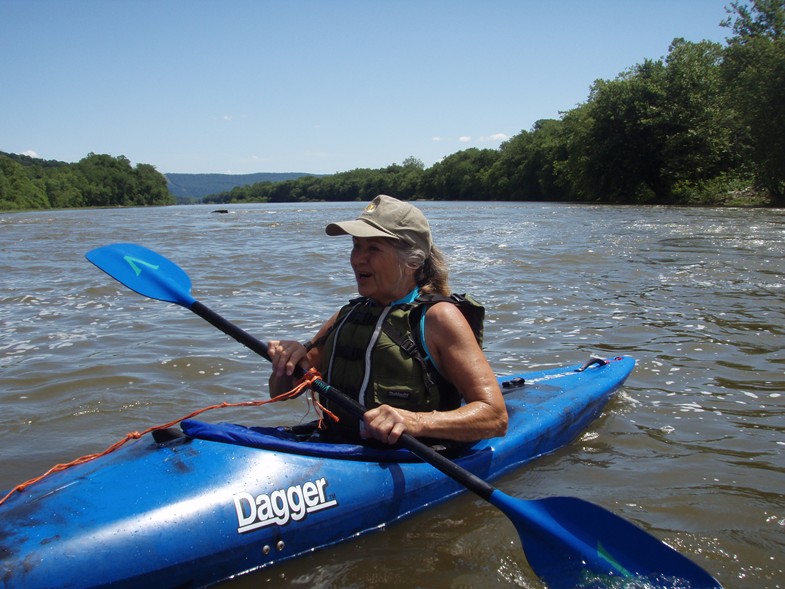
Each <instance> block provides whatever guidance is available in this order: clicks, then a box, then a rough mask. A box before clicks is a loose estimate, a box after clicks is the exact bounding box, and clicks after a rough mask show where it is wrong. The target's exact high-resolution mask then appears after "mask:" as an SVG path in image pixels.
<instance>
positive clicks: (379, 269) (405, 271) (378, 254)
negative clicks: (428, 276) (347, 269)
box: [351, 237, 416, 305]
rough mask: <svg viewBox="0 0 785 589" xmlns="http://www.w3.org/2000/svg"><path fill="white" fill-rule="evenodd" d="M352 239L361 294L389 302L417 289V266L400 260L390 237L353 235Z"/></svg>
mask: <svg viewBox="0 0 785 589" xmlns="http://www.w3.org/2000/svg"><path fill="white" fill-rule="evenodd" d="M352 243H353V247H352V255H351V264H352V270H354V278H355V280H357V290H358V292H359V293H360V295H361V296H364V297H368V298H371V299H373V300H374V301H376V302H377V303H379V304H381V305H389V304H390V303H392V302H393V301H397V300H398V299H400V298H402V297H404V296H406V295H407V294H409V292H411V291H412V289H414V287H415V286H416V282H415V279H414V273H415V270H414V269H413V268H409V267H407V266H406V265H405V264H404V263H403V262H402V261H401V258H400V257H399V256H398V252H397V250H396V249H395V246H393V245H392V243H391V242H390V240H389V239H385V238H383V237H353V238H352Z"/></svg>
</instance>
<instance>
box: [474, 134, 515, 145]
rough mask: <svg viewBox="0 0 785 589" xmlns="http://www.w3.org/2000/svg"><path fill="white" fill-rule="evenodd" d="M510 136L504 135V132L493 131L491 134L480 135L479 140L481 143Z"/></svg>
mask: <svg viewBox="0 0 785 589" xmlns="http://www.w3.org/2000/svg"><path fill="white" fill-rule="evenodd" d="M509 138H510V136H509V135H506V134H505V133H494V134H493V135H488V136H486V137H480V141H482V142H483V143H487V142H490V141H507V139H509Z"/></svg>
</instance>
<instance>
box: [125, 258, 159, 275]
mask: <svg viewBox="0 0 785 589" xmlns="http://www.w3.org/2000/svg"><path fill="white" fill-rule="evenodd" d="M123 259H124V260H125V261H126V262H127V263H128V265H129V266H131V270H133V271H134V274H136V275H137V276H139V275H140V274H141V273H142V269H141V268H140V266H147V267H148V268H150V269H151V270H158V268H159V267H158V266H156V265H154V264H151V263H149V262H145V261H144V260H140V259H139V258H133V257H131V256H123Z"/></svg>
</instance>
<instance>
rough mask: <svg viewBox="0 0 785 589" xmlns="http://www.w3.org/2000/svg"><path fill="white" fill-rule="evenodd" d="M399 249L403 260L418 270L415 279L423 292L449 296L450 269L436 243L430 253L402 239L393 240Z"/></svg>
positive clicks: (399, 254)
mask: <svg viewBox="0 0 785 589" xmlns="http://www.w3.org/2000/svg"><path fill="white" fill-rule="evenodd" d="M391 241H392V242H393V244H394V245H395V249H396V250H397V251H398V256H399V257H400V260H401V262H402V263H403V264H404V265H406V266H408V267H409V268H413V269H415V270H416V272H415V275H414V279H415V281H416V282H417V286H418V287H420V291H422V293H423V294H439V295H444V296H448V295H449V294H450V287H449V284H448V278H449V269H448V267H447V261H446V260H445V259H444V255H443V254H442V252H441V251H440V250H439V249H438V248H437V247H436V246H435V245H434V246H433V247H432V248H431V253H430V255H428V254H426V253H425V252H424V251H423V250H421V249H419V248H416V247H412V246H410V245H409V244H407V243H405V242H402V241H400V240H397V239H396V240H391Z"/></svg>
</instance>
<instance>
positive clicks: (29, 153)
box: [22, 149, 41, 157]
mask: <svg viewBox="0 0 785 589" xmlns="http://www.w3.org/2000/svg"><path fill="white" fill-rule="evenodd" d="M22 155H26V156H28V157H41V156H40V155H38V154H37V153H36V152H34V151H33V150H32V149H28V150H27V151H23V152H22Z"/></svg>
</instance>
